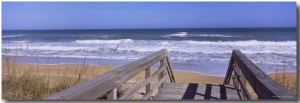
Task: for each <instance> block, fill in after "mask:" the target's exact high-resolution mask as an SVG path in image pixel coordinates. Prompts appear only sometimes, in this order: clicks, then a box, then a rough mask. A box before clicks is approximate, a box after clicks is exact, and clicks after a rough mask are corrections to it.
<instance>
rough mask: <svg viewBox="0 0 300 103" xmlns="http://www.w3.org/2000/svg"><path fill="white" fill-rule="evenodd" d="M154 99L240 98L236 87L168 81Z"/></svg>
mask: <svg viewBox="0 0 300 103" xmlns="http://www.w3.org/2000/svg"><path fill="white" fill-rule="evenodd" d="M154 99H239V97H238V96H237V94H236V91H235V89H232V87H226V86H225V85H213V84H196V83H166V85H165V86H164V87H163V88H162V89H161V90H160V91H159V92H158V93H157V94H156V95H155V97H154Z"/></svg>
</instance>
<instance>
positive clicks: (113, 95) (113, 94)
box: [107, 88, 118, 100]
mask: <svg viewBox="0 0 300 103" xmlns="http://www.w3.org/2000/svg"><path fill="white" fill-rule="evenodd" d="M117 91H118V90H117V88H114V89H113V90H112V91H111V92H109V93H108V94H107V99H108V100H117V99H118V97H117Z"/></svg>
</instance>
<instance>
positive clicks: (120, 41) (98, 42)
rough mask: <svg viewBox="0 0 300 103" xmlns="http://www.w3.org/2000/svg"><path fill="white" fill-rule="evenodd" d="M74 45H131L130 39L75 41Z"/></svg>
mask: <svg viewBox="0 0 300 103" xmlns="http://www.w3.org/2000/svg"><path fill="white" fill-rule="evenodd" d="M76 43H82V44H120V43H133V40H132V39H120V40H76Z"/></svg>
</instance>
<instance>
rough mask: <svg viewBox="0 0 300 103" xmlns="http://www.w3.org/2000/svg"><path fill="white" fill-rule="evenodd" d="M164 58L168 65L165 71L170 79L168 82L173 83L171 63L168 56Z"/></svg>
mask: <svg viewBox="0 0 300 103" xmlns="http://www.w3.org/2000/svg"><path fill="white" fill-rule="evenodd" d="M167 55H168V54H167ZM166 58H167V63H168V67H167V70H168V74H169V77H170V81H171V82H173V83H175V76H174V74H173V71H172V66H171V61H170V59H169V56H167V57H166Z"/></svg>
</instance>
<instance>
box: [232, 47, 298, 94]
mask: <svg viewBox="0 0 300 103" xmlns="http://www.w3.org/2000/svg"><path fill="white" fill-rule="evenodd" d="M233 58H234V59H235V61H236V63H237V64H238V65H239V67H240V68H241V69H242V73H243V74H244V76H245V77H246V79H247V80H248V82H249V84H250V85H251V86H252V88H253V90H254V91H255V93H256V94H257V95H258V97H259V98H260V99H294V100H296V97H295V95H293V94H292V93H291V92H289V91H287V90H286V89H285V88H284V87H282V86H281V85H279V84H278V83H276V82H275V81H274V80H273V79H271V78H270V77H269V76H268V75H266V74H265V73H264V72H263V71H262V70H261V69H259V68H258V67H257V66H256V65H255V64H254V63H253V62H251V61H250V60H249V59H248V58H247V57H246V56H245V55H243V54H242V53H241V52H240V51H239V50H233Z"/></svg>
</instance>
